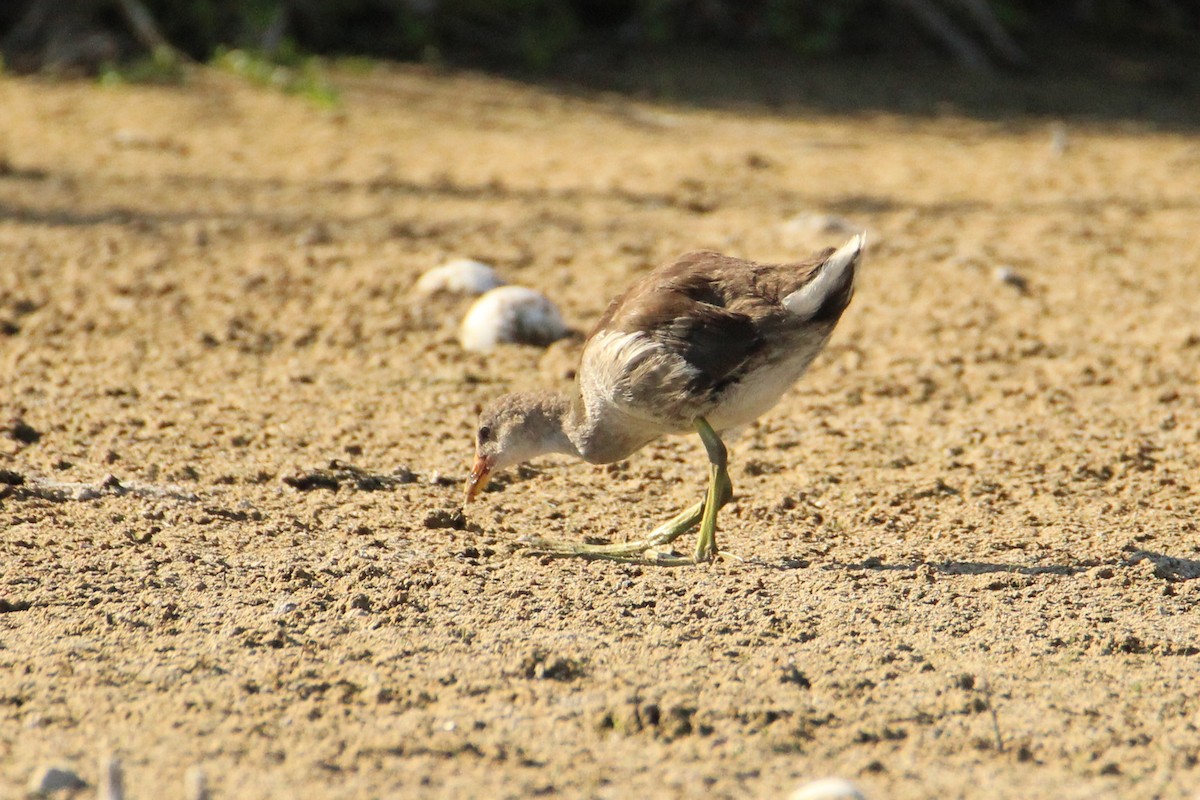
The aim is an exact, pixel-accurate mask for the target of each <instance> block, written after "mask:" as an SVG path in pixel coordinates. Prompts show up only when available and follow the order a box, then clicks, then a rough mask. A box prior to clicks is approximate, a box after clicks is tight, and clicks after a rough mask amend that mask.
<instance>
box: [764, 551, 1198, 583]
mask: <svg viewBox="0 0 1200 800" xmlns="http://www.w3.org/2000/svg"><path fill="white" fill-rule="evenodd" d="M1142 561H1149V562H1150V563H1152V564H1154V574H1155V575H1156V576H1157V577H1159V578H1162V579H1164V580H1168V581H1190V580H1195V579H1197V578H1200V560H1196V559H1191V558H1177V557H1175V556H1168V555H1166V554H1165V553H1155V552H1152V551H1150V550H1134V551H1132V552H1130V554H1129V555H1128V556H1127V557H1126V558H1123V559H1120V560H1118V561H1100V560H1098V559H1086V560H1082V561H1077V562H1075V563H1072V564H1034V565H1030V564H1004V563H999V562H991V561H940V562H939V561H903V562H897V563H891V564H889V563H886V562H884V561H883V560H882V559H879V558H868V559H865V560H863V561H859V562H845V561H833V562H827V563H824V564H822V563H820V562H819V561H817V560H814V559H809V558H788V559H785V560H783V561H781V562H775V563H773V564H772V563H767V562H761V564H760V565H761V566H767V567H773V568H775V569H780V570H793V569H804V568H807V567H810V566H814V565H815V566H821V567H824V568H825V569H832V570H844V571H847V572H914V571H916V570H917V569H918V568H920V567H929V568H931V569H933V570H934V571H935V572H937V573H939V574H942V575H987V574H992V573H998V572H999V573H1006V574H1010V575H1062V576H1070V575H1078V574H1079V573H1081V572H1087V571H1088V570H1090V569H1094V568H1096V567H1105V566H1107V567H1113V568H1121V567H1130V566H1133V565H1134V564H1137V563H1139V562H1142Z"/></svg>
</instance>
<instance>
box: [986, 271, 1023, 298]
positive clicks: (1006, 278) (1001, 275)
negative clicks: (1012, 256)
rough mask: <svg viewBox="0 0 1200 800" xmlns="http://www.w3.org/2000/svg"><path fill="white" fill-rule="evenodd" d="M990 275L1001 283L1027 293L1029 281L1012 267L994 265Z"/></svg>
mask: <svg viewBox="0 0 1200 800" xmlns="http://www.w3.org/2000/svg"><path fill="white" fill-rule="evenodd" d="M992 277H993V278H994V279H995V280H996V282H997V283H1003V284H1006V285H1008V286H1011V287H1013V288H1014V289H1016V290H1017V291H1018V292H1020V293H1021V294H1029V281H1028V280H1027V279H1026V278H1025V277H1024V276H1023V275H1021V274H1020V273H1018V272H1017V271H1016V270H1014V269H1013V268H1012V267H1008V266H1001V267H996V269H995V270H993V271H992Z"/></svg>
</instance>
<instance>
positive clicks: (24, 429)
mask: <svg viewBox="0 0 1200 800" xmlns="http://www.w3.org/2000/svg"><path fill="white" fill-rule="evenodd" d="M8 435H9V436H10V437H11V438H12V439H15V440H16V441H18V442H20V443H21V444H36V443H37V441H38V440H39V439H41V438H42V434H41V432H40V431H38V430H37V429H36V428H34V427H33V426H32V425H30V424H29V423H27V422H26V421H25V420H23V419H20V418H18V419H14V420H12V422H10V423H9V425H8Z"/></svg>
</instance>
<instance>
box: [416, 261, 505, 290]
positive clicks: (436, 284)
mask: <svg viewBox="0 0 1200 800" xmlns="http://www.w3.org/2000/svg"><path fill="white" fill-rule="evenodd" d="M503 285H504V281H503V280H502V279H501V278H500V276H499V275H497V274H496V271H495V270H494V269H492V268H491V267H490V266H488V265H487V264H484V263H483V262H481V261H475V260H473V259H470V258H456V259H454V260H453V261H448V262H446V263H445V264H442V265H441V266H440V267H434V268H433V269H431V270H429V271H427V272H426V273H425V274H424V275H422V276H421V277H420V278H418V279H417V284H416V286H414V287H413V292H414V293H415V294H416V295H417V296H418V297H429V296H430V295H434V294H456V295H471V296H474V295H480V294H483V293H484V292H488V291H490V290H492V289H495V288H497V287H500V286H503Z"/></svg>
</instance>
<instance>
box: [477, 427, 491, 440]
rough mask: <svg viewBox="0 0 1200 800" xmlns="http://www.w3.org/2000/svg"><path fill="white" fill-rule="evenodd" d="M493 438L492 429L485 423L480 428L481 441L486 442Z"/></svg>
mask: <svg viewBox="0 0 1200 800" xmlns="http://www.w3.org/2000/svg"><path fill="white" fill-rule="evenodd" d="M491 438H492V429H491V428H489V427H488V426H487V425H484V426H483V427H482V428H480V429H479V441H481V442H486V441H488V440H489V439H491Z"/></svg>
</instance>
